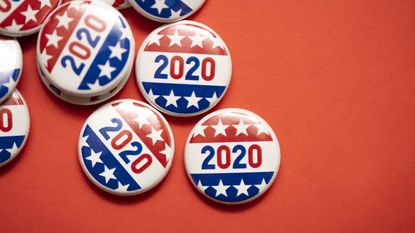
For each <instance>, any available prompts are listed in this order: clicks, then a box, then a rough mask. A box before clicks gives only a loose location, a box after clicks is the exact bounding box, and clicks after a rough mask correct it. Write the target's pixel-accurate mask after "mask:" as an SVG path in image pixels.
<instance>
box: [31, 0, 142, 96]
mask: <svg viewBox="0 0 415 233" xmlns="http://www.w3.org/2000/svg"><path fill="white" fill-rule="evenodd" d="M37 56H38V62H39V65H40V68H41V69H42V71H43V73H44V74H45V77H47V78H48V80H49V81H50V82H51V83H52V84H53V85H54V86H56V87H57V88H59V89H60V90H62V91H64V92H66V93H68V94H70V95H72V96H79V97H91V96H97V95H102V94H105V93H108V92H109V91H110V90H112V89H114V88H115V87H116V86H118V85H119V84H120V83H121V82H122V80H123V79H124V77H126V76H127V74H128V73H129V71H130V69H131V67H129V66H131V65H132V63H131V62H130V60H131V61H132V60H133V59H134V58H133V56H134V38H133V35H132V32H131V29H130V26H129V25H128V23H127V21H126V20H125V18H124V17H123V16H122V15H121V13H120V12H119V11H117V10H116V9H114V8H113V7H111V6H109V5H108V4H106V3H103V2H100V1H92V2H91V1H72V2H67V3H65V4H63V5H62V6H60V7H59V8H58V9H57V10H56V11H55V12H54V13H53V14H52V15H51V16H50V17H49V18H48V20H46V22H45V25H44V26H43V27H42V29H41V30H40V33H39V37H38V43H37Z"/></svg>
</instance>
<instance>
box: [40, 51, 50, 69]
mask: <svg viewBox="0 0 415 233" xmlns="http://www.w3.org/2000/svg"><path fill="white" fill-rule="evenodd" d="M51 58H52V56H51V55H49V54H47V53H46V49H44V50H43V53H41V54H40V61H41V62H42V63H44V64H45V67H46V68H47V67H48V61H49V59H51Z"/></svg>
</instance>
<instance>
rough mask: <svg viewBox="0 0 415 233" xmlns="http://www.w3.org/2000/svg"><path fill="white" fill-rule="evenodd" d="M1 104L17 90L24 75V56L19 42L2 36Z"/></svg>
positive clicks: (0, 47) (0, 42) (0, 50)
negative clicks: (21, 76) (22, 74)
mask: <svg viewBox="0 0 415 233" xmlns="http://www.w3.org/2000/svg"><path fill="white" fill-rule="evenodd" d="M0 64H1V65H0V103H1V102H3V101H4V100H5V99H6V98H7V97H8V96H9V95H11V93H13V90H14V89H15V88H16V85H17V83H18V82H19V80H20V75H21V73H22V64H23V55H22V50H21V49H20V45H19V42H17V40H15V39H11V38H6V37H2V36H0Z"/></svg>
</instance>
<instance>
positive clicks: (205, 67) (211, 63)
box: [154, 55, 216, 81]
mask: <svg viewBox="0 0 415 233" xmlns="http://www.w3.org/2000/svg"><path fill="white" fill-rule="evenodd" d="M154 62H156V63H160V66H159V67H158V68H157V70H156V72H155V73H154V78H157V79H167V78H168V77H169V75H168V74H165V73H163V72H164V69H166V67H167V66H169V64H170V72H169V74H170V77H172V78H174V79H181V78H183V75H184V73H185V68H186V67H185V64H184V63H185V62H184V59H183V58H182V57H180V56H174V57H172V58H171V60H170V61H169V58H168V57H166V56H164V55H158V56H157V57H156V59H155V60H154ZM186 65H190V67H189V68H187V69H186V70H187V71H186V75H185V80H193V81H197V80H199V76H198V75H195V74H194V73H195V72H196V71H197V70H198V69H199V67H201V71H200V73H201V76H202V78H203V79H204V80H205V81H210V80H212V79H214V78H215V70H216V63H215V60H214V59H213V58H211V57H206V58H204V59H203V60H202V64H200V61H199V59H198V58H197V57H194V56H191V57H188V58H187V59H186Z"/></svg>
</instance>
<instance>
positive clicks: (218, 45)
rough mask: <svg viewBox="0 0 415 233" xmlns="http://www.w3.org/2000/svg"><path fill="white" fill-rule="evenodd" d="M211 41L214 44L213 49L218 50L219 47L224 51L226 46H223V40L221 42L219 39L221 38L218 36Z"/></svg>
mask: <svg viewBox="0 0 415 233" xmlns="http://www.w3.org/2000/svg"><path fill="white" fill-rule="evenodd" d="M210 39H211V40H212V42H213V44H212V49H214V48H216V47H219V48H221V49H223V48H224V46H223V42H222V40H221V39H219V37H218V36H216V37H211V38H210Z"/></svg>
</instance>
